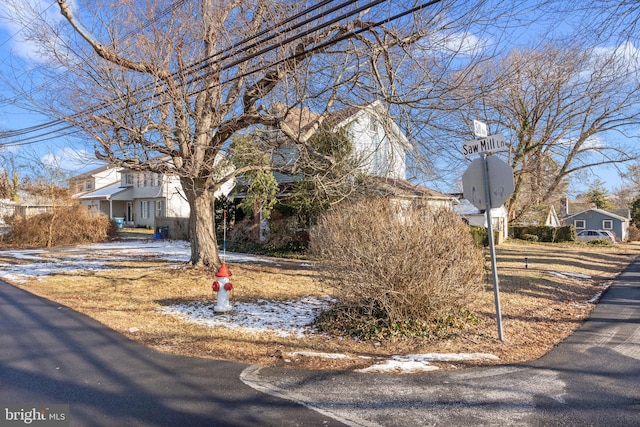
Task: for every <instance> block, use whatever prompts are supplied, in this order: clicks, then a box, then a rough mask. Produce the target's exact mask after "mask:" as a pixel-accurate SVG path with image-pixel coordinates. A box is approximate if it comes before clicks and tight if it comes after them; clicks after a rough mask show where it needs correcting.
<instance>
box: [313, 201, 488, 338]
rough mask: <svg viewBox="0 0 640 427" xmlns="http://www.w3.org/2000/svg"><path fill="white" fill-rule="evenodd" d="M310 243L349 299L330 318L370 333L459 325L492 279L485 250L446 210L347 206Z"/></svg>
mask: <svg viewBox="0 0 640 427" xmlns="http://www.w3.org/2000/svg"><path fill="white" fill-rule="evenodd" d="M310 249H311V252H312V253H313V254H314V255H316V256H317V257H318V258H319V259H320V260H322V261H323V263H324V268H323V271H324V272H325V274H326V281H327V283H328V284H330V286H333V287H334V288H335V291H336V295H337V297H338V300H339V301H340V303H341V304H342V305H343V306H342V308H338V309H336V310H333V312H332V313H330V314H329V317H331V318H333V322H334V323H335V321H336V320H338V321H339V322H341V323H343V326H344V327H345V328H348V329H351V330H350V331H348V333H349V334H350V335H354V334H355V335H359V336H361V337H362V338H372V337H374V336H376V335H380V334H382V335H388V334H394V335H416V334H418V335H425V334H433V333H434V331H435V332H437V330H439V329H442V326H445V327H446V326H451V325H452V324H455V323H456V322H457V321H458V320H460V319H461V317H460V315H461V313H466V314H467V315H468V314H469V313H468V312H466V309H465V308H466V306H467V304H468V303H469V302H470V301H471V300H473V299H474V297H475V296H476V295H477V291H478V289H479V288H480V284H481V282H482V280H483V277H484V276H483V265H484V257H483V253H482V250H481V249H480V248H479V247H478V246H477V245H476V244H475V243H474V241H473V238H472V236H471V233H470V232H469V227H468V226H467V225H466V224H464V223H463V222H462V220H461V219H460V218H459V217H458V216H457V215H455V214H454V213H453V212H452V211H451V210H449V209H445V208H429V207H423V208H413V209H407V208H402V207H401V205H400V204H397V203H396V204H394V203H392V202H389V201H388V200H386V199H373V200H364V201H360V202H358V203H355V204H352V205H349V206H340V207H339V208H337V209H332V210H330V211H328V212H327V213H326V214H324V215H323V216H322V217H321V218H320V219H319V221H318V224H317V225H316V226H315V227H314V228H313V229H312V231H311V242H310ZM365 317H368V318H369V320H368V321H367V323H368V324H367V325H364V324H362V322H363V321H364V318H365ZM323 321H324V320H321V322H323ZM327 323H329V321H327ZM356 324H359V325H358V326H356ZM445 324H446V325H445ZM345 332H347V331H345ZM438 333H439V332H438Z"/></svg>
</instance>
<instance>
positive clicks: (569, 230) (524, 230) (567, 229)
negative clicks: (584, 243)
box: [510, 225, 578, 243]
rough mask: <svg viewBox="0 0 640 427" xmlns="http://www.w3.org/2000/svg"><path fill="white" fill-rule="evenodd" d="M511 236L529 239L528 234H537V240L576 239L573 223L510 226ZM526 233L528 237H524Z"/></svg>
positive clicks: (560, 240) (573, 240)
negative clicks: (563, 224) (559, 225)
mask: <svg viewBox="0 0 640 427" xmlns="http://www.w3.org/2000/svg"><path fill="white" fill-rule="evenodd" d="M510 230H511V237H513V238H514V239H521V240H531V239H530V237H529V236H537V237H538V241H539V242H554V243H560V242H575V241H577V240H578V237H577V234H576V229H575V227H574V226H573V225H565V226H564V227H549V226H546V225H530V226H518V227H511V229H510ZM525 235H528V236H527V237H529V238H528V239H527V238H526V237H525Z"/></svg>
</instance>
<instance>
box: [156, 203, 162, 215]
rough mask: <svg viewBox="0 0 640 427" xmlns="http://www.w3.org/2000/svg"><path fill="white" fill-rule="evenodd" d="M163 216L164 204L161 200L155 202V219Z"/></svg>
mask: <svg viewBox="0 0 640 427" xmlns="http://www.w3.org/2000/svg"><path fill="white" fill-rule="evenodd" d="M163 216H164V202H163V201H162V200H156V218H159V217H163Z"/></svg>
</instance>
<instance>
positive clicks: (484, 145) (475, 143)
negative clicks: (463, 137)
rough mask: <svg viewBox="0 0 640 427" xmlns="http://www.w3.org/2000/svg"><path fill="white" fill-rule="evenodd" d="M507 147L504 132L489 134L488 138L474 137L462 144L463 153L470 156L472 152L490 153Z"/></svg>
mask: <svg viewBox="0 0 640 427" xmlns="http://www.w3.org/2000/svg"><path fill="white" fill-rule="evenodd" d="M504 148H507V144H506V143H505V142H504V137H503V136H502V134H500V133H497V134H495V135H489V136H487V137H486V138H481V139H473V140H471V141H467V142H465V143H463V144H462V154H464V155H465V156H469V155H471V154H482V153H489V152H491V151H498V150H502V149H504Z"/></svg>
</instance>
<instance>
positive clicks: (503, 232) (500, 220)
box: [453, 199, 509, 244]
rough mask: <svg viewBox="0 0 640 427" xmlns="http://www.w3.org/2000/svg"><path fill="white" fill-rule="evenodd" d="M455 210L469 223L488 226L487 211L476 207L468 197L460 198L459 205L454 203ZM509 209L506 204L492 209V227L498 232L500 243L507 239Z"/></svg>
mask: <svg viewBox="0 0 640 427" xmlns="http://www.w3.org/2000/svg"><path fill="white" fill-rule="evenodd" d="M453 210H454V212H455V213H457V214H458V215H460V217H462V219H464V220H465V221H466V222H467V223H468V224H469V225H473V226H476V227H485V228H486V227H487V216H486V215H485V211H484V210H481V209H478V208H476V207H475V206H474V205H473V204H472V203H471V202H470V201H468V200H467V199H460V204H459V205H454V207H453ZM507 217H508V214H507V209H506V208H505V207H504V205H502V206H500V207H499V208H494V209H491V228H492V229H493V232H494V233H497V241H496V243H498V244H500V243H502V242H504V241H505V240H506V239H507V235H508V232H509V226H508V221H507Z"/></svg>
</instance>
